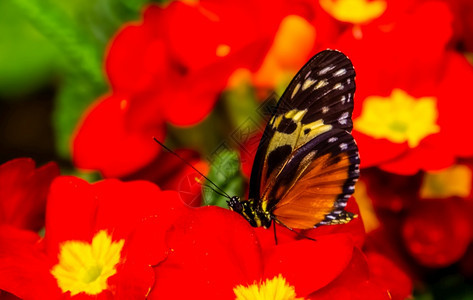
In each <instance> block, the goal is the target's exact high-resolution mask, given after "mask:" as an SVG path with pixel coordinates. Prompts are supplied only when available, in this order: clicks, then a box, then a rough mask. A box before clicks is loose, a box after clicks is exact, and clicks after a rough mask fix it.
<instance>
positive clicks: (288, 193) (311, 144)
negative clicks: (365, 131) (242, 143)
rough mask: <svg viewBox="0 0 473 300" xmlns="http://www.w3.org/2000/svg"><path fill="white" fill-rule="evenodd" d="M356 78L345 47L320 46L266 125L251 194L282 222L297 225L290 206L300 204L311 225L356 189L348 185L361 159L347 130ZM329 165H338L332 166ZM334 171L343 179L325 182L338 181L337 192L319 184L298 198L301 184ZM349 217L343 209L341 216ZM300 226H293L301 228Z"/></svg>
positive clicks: (305, 186)
mask: <svg viewBox="0 0 473 300" xmlns="http://www.w3.org/2000/svg"><path fill="white" fill-rule="evenodd" d="M354 78H355V71H354V69H353V65H352V63H351V62H350V60H349V59H348V58H347V57H346V56H345V55H344V54H343V53H341V52H338V51H335V50H325V51H322V52H320V53H319V54H317V55H315V56H314V57H313V58H312V59H311V60H310V61H309V62H308V63H307V64H306V65H305V66H304V67H303V68H302V69H301V70H300V71H299V73H298V74H297V75H296V76H295V77H294V79H293V80H292V81H291V83H290V84H289V86H288V88H287V89H286V91H285V92H284V94H283V95H282V97H281V99H280V101H279V103H278V107H277V109H276V111H275V113H274V115H273V116H272V118H271V120H270V121H269V123H268V125H267V126H266V128H265V131H264V134H263V137H262V139H261V142H260V144H259V147H258V150H257V153H256V156H255V164H254V165H253V170H252V174H251V179H250V193H249V197H250V199H258V201H255V203H257V204H258V205H260V206H261V208H262V209H263V210H264V211H272V212H273V215H274V216H275V217H277V218H278V219H279V220H280V221H281V222H283V223H284V224H286V222H288V223H290V224H291V225H297V224H296V223H295V222H292V221H290V220H296V219H297V220H302V216H301V215H298V213H296V212H295V211H291V209H292V210H295V208H296V207H301V211H300V212H301V213H302V214H303V212H304V211H305V212H306V214H305V215H304V216H306V218H307V220H306V221H304V224H305V223H307V224H309V223H310V222H312V224H311V226H310V227H313V226H314V225H315V224H318V223H320V222H324V220H325V218H326V217H327V218H329V217H328V216H329V215H330V214H331V213H332V215H333V212H338V209H337V208H336V207H338V206H340V205H343V204H344V203H346V199H347V195H348V197H349V195H350V194H351V193H352V192H353V191H350V190H348V188H346V189H345V186H346V187H351V186H352V185H353V184H352V182H353V181H354V180H356V178H357V177H358V169H357V167H356V168H355V167H354V166H355V165H358V158H356V157H358V155H357V154H356V153H357V149H356V144H355V143H354V141H353V138H352V137H351V135H350V133H349V132H351V130H352V120H351V114H352V111H353V94H354V91H355V80H354ZM335 139H336V140H335ZM329 140H330V141H332V142H330V143H329ZM337 141H338V142H337ZM337 145H338V148H337ZM340 145H343V148H344V146H345V145H346V146H347V148H346V149H341V148H340ZM329 156H330V158H329ZM335 161H337V163H336V164H335V163H334V162H335ZM332 165H333V166H332ZM331 168H335V169H334V170H332V171H329V170H331ZM355 169H356V171H355ZM324 170H327V171H326V172H324ZM317 172H319V173H320V174H319V176H317ZM324 174H325V175H326V176H328V177H327V178H324V176H323V175H324ZM333 176H335V177H337V176H338V177H339V178H341V179H339V180H338V181H337V183H334V184H333V186H331V187H330V186H326V187H325V188H326V189H332V190H333V191H335V185H336V186H338V187H339V189H338V190H337V194H333V192H331V194H330V193H329V195H330V196H329V195H328V194H327V195H325V194H322V193H320V194H317V193H316V192H314V191H315V190H316V189H315V190H314V191H312V190H311V191H308V192H305V193H303V195H299V196H300V197H302V198H301V199H305V200H297V199H296V198H297V197H296V195H298V193H301V192H302V191H301V190H300V189H309V188H310V189H312V188H313V187H314V186H315V184H316V182H315V181H319V182H321V183H320V184H322V182H324V180H332V179H333V178H332V177H333ZM338 177H337V178H338ZM299 181H300V182H299ZM319 188H321V187H319ZM332 190H331V191H332ZM322 192H328V190H323V191H322ZM317 195H318V196H317ZM324 199H326V200H324ZM323 203H324V204H323ZM318 206H323V207H318ZM319 215H320V216H319ZM332 215H330V216H332ZM322 216H323V217H322ZM348 217H349V216H347V215H346V214H345V213H344V212H341V214H340V215H339V216H338V217H337V220H341V219H342V218H348ZM330 218H331V217H330ZM286 225H288V226H289V224H286ZM298 226H299V225H298ZM298 226H294V227H295V228H301V227H298ZM304 226H305V225H304ZM304 228H305V227H304Z"/></svg>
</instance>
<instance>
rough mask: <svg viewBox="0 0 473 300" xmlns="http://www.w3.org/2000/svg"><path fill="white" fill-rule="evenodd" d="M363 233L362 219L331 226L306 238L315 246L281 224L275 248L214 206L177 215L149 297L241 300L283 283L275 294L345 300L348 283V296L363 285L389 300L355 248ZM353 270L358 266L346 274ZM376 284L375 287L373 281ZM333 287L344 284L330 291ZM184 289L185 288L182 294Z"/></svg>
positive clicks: (264, 233)
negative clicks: (361, 274)
mask: <svg viewBox="0 0 473 300" xmlns="http://www.w3.org/2000/svg"><path fill="white" fill-rule="evenodd" d="M355 206H356V205H355ZM350 226H354V227H350ZM360 226H361V232H362V231H363V228H362V224H361V221H360V220H358V223H356V222H355V223H354V224H351V225H350V224H346V226H345V225H342V226H333V227H331V228H330V229H328V230H327V229H326V230H327V231H328V232H327V231H325V232H324V231H323V230H321V231H319V229H322V228H324V227H321V228H319V229H315V230H312V231H310V232H307V234H309V236H311V237H315V238H316V239H317V241H315V242H314V241H311V240H308V239H299V238H298V237H297V236H295V235H294V233H292V232H290V231H288V230H287V229H285V228H284V227H282V226H279V225H278V226H277V227H278V228H277V235H278V245H275V241H274V237H273V231H272V230H267V229H263V228H256V229H253V228H252V227H251V226H250V225H249V224H248V222H246V221H245V220H244V219H243V218H241V216H239V215H237V214H235V213H233V212H231V211H228V210H224V209H221V208H218V207H202V208H197V209H194V210H192V211H189V213H188V214H185V215H182V216H181V217H180V218H179V219H178V220H177V221H176V223H175V225H174V228H173V230H172V231H170V232H169V234H168V238H167V246H168V249H169V250H168V253H167V257H166V258H165V260H164V261H162V262H161V263H160V264H159V265H157V266H156V267H155V268H154V269H155V273H156V282H155V286H154V288H153V290H152V292H151V294H150V296H149V297H150V299H155V298H182V299H184V298H195V297H196V295H197V296H199V295H205V297H206V298H207V299H234V298H235V295H237V299H240V298H238V297H239V296H238V295H240V296H242V297H243V295H245V294H246V293H249V292H248V289H253V291H255V289H260V290H267V289H269V290H271V287H272V286H273V285H275V284H276V283H275V282H278V283H279V284H281V281H283V282H284V284H282V286H283V287H282V288H281V286H279V287H280V288H281V290H278V293H287V294H290V295H291V297H287V299H295V297H296V295H297V296H298V297H311V296H310V295H311V294H313V296H314V299H318V298H317V293H318V292H319V291H320V293H322V292H321V291H324V289H327V290H328V291H329V293H330V294H332V293H333V294H332V295H336V296H340V295H344V292H342V290H343V289H344V287H343V285H342V283H343V282H345V280H347V281H351V282H356V284H353V287H354V288H353V289H351V290H350V292H351V293H352V294H356V295H359V296H360V299H361V295H363V293H364V292H365V291H366V289H362V290H358V289H357V288H360V286H363V287H365V286H366V285H368V286H369V287H370V288H371V289H372V290H376V292H377V293H378V294H377V295H383V297H384V298H386V299H387V295H388V294H387V291H388V290H391V285H390V284H389V283H388V282H387V281H384V280H383V279H382V276H378V275H379V273H380V272H379V269H376V270H373V272H374V273H373V274H374V275H371V274H368V272H369V268H368V267H367V264H368V262H367V260H366V258H364V256H363V255H362V254H361V252H360V250H358V247H357V246H355V245H356V244H358V242H355V241H357V240H358V241H359V239H358V238H357V236H358V235H359V233H358V232H360V231H359V230H358V229H356V228H360ZM326 227H329V226H326ZM318 231H319V232H318ZM376 263H378V261H377V262H376ZM383 263H384V261H383ZM352 264H355V265H356V266H355V267H349V266H351V265H352ZM385 265H386V264H385ZM358 266H363V268H364V269H363V270H364V271H363V272H366V274H365V275H366V276H364V277H362V278H359V272H360V271H359V268H358ZM392 269H394V270H396V272H398V273H393V274H392V276H393V278H394V277H395V278H396V279H397V280H400V281H402V282H403V283H407V285H406V286H405V289H408V288H409V286H410V281H409V279H408V278H406V277H405V275H400V277H397V276H398V274H402V272H400V271H398V270H397V268H396V267H394V266H392V265H389V269H388V270H392ZM222 271H223V273H222ZM383 275H384V276H385V277H384V278H388V277H389V275H386V274H383ZM342 277H343V278H345V279H340V278H342ZM374 278H378V281H372V279H373V280H374ZM338 280H340V281H341V282H340V283H341V285H335V286H334V287H332V285H333V284H334V283H335V282H337V281H338ZM182 282H186V288H185V289H183V288H182ZM355 287H356V288H355ZM273 288H274V287H273ZM405 289H399V288H398V287H396V288H395V292H396V293H397V292H399V295H400V296H399V298H395V299H402V298H401V297H406V296H408V294H409V293H410V290H409V291H407V293H406V291H405ZM272 291H274V290H272ZM373 293H374V292H373ZM241 299H243V298H241ZM285 299H286V298H285ZM365 299H366V298H365ZM373 299H375V298H373ZM376 299H378V298H376ZM379 299H382V298H379Z"/></svg>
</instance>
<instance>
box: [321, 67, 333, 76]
mask: <svg viewBox="0 0 473 300" xmlns="http://www.w3.org/2000/svg"><path fill="white" fill-rule="evenodd" d="M334 68H335V66H334V65H331V66H328V67H325V68H323V69H322V70H320V71H319V73H318V74H319V76H320V75H325V74H327V73H328V72H330V71H332V70H333V69H334Z"/></svg>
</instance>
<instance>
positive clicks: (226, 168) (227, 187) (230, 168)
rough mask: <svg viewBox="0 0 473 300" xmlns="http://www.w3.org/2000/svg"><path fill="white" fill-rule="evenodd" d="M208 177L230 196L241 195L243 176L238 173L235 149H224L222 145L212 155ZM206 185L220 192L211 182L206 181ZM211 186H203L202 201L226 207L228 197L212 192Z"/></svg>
mask: <svg viewBox="0 0 473 300" xmlns="http://www.w3.org/2000/svg"><path fill="white" fill-rule="evenodd" d="M208 178H209V179H210V180H211V181H212V182H213V183H215V185H217V186H218V187H219V188H220V189H222V190H224V191H225V192H226V193H227V194H228V195H230V196H235V195H237V196H241V195H242V194H243V178H242V176H241V174H240V160H239V158H238V154H237V153H236V152H235V151H230V150H228V149H226V147H225V146H224V145H223V146H222V148H221V149H220V150H219V151H216V152H215V153H214V155H213V156H212V163H211V165H210V170H209V174H208ZM206 185H207V186H210V187H212V188H213V189H214V190H217V191H219V192H220V190H219V189H218V188H216V187H215V186H213V185H212V184H211V183H209V182H206ZM212 188H207V187H204V189H203V199H204V203H205V204H207V205H217V206H220V207H227V203H226V201H227V200H228V199H227V198H226V197H223V196H221V195H219V194H218V193H216V192H214V191H213V190H212Z"/></svg>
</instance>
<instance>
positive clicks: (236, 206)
mask: <svg viewBox="0 0 473 300" xmlns="http://www.w3.org/2000/svg"><path fill="white" fill-rule="evenodd" d="M227 204H228V207H229V208H230V209H231V210H233V211H235V212H237V213H239V214H242V212H243V204H242V203H241V200H240V197H237V196H233V197H231V198H230V200H228V201H227Z"/></svg>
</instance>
